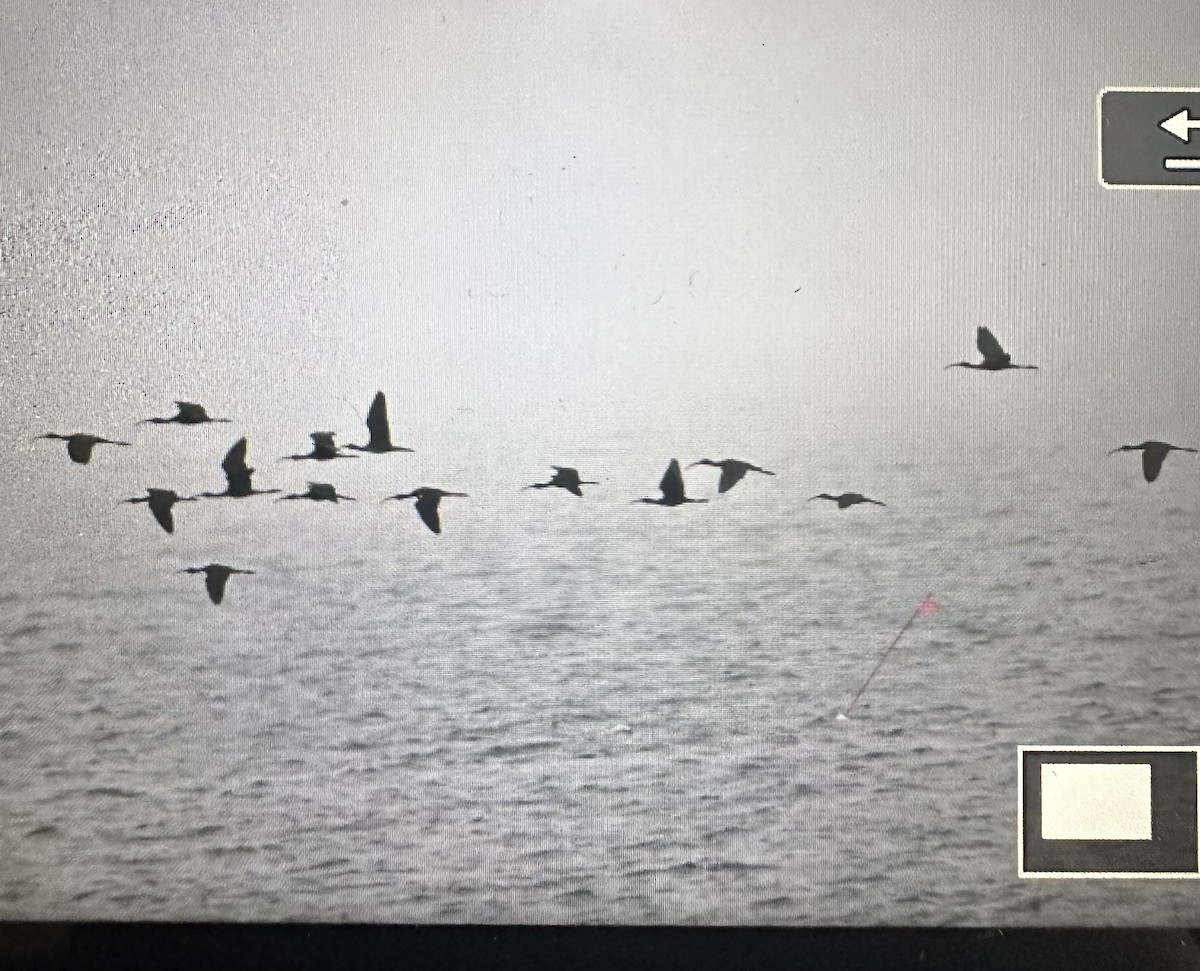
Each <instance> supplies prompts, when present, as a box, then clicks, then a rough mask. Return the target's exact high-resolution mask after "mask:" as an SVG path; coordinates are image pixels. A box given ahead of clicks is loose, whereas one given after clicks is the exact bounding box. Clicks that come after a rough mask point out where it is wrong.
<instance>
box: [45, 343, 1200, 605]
mask: <svg viewBox="0 0 1200 971" xmlns="http://www.w3.org/2000/svg"><path fill="white" fill-rule="evenodd" d="M976 344H977V346H978V348H979V352H980V354H981V355H982V356H983V360H982V362H970V361H959V362H956V363H954V364H948V365H946V367H947V368H952V367H961V368H971V369H973V370H979V371H1007V370H1014V369H1025V370H1037V366H1036V365H1033V364H1014V363H1013V362H1012V358H1011V356H1010V355H1009V354H1008V353H1006V352H1005V350H1004V348H1003V347H1001V345H1000V342H999V341H998V340H997V339H996V338H995V336H994V335H993V334H992V332H991V331H990V330H988V329H987V328H986V327H980V328H979V329H978V332H977V335H976ZM175 405H176V408H177V411H176V413H175V414H174V415H171V416H170V417H167V418H146V419H143V420H142V421H141V422H138V424H153V425H167V424H177V425H203V424H209V423H217V422H224V423H228V422H230V421H231V419H229V418H213V417H212V416H211V415H209V413H208V411H207V409H206V408H205V407H204V406H203V405H200V404H197V403H195V402H191V401H177V402H175ZM366 426H367V431H368V440H367V443H366V444H365V445H346V446H339V445H338V444H337V443H336V441H335V433H334V432H312V433H311V434H310V436H309V437H310V438H311V439H312V448H311V449H310V450H309V451H308V452H305V453H302V454H297V455H285V456H283V458H282V459H281V461H282V460H292V461H316V462H326V461H332V460H334V459H355V458H358V457H359V456H358V455H350V454H347V453H346V452H344V451H343V450H342V449H343V448H346V449H350V450H351V451H356V452H360V453H368V454H375V455H383V454H387V453H389V452H411V451H413V450H412V449H411V448H406V447H404V446H401V445H395V444H393V442H392V433H391V425H390V423H389V421H388V413H387V399H386V398H385V397H384V394H383V392H382V391H380V392H377V393H376V395H375V398H374V400H373V401H372V402H371V407H370V409H369V410H368V412H367V417H366ZM38 438H40V439H55V440H59V441H65V442H66V443H67V455H68V456H69V457H70V459H71V461H73V462H76V463H79V464H80V465H87V464H88V462H89V461H90V460H91V457H92V450H93V449H94V448H95V447H96V446H97V445H118V446H130V445H132V443H131V442H125V441H119V440H116V439H111V438H103V437H101V436H99V435H92V434H88V433H85V432H75V433H73V434H69V435H62V434H59V433H58V432H47V433H46V434H44V435H40V436H38ZM247 449H248V443H247V440H246V439H245V438H240V439H238V441H236V442H235V443H234V444H233V446H232V447H231V448H230V449H229V451H228V452H227V453H226V454H225V458H224V460H223V461H222V462H221V469H222V471H223V472H224V474H225V480H226V486H225V489H224V491H222V492H201V493H199V494H198V495H195V496H181V495H179V494H178V493H176V492H175V490H173V489H157V488H152V489H147V490H146V495H144V496H135V497H133V498H131V499H125V500H122V502H123V503H131V504H143V503H144V504H145V505H147V506H148V507H149V509H150V513H151V515H153V516H154V519H155V520H156V521H157V522H158V524H159V525H160V526H161V527H162V528H163V530H165V531H166V532H167V533H173V532H174V531H175V517H174V507H175V505H176V504H177V503H180V502H197V501H199V500H200V499H202V498H208V499H222V498H228V499H243V498H246V497H249V496H260V495H273V494H279V493H282V491H283V490H282V489H256V488H254V484H253V478H252V477H253V475H254V471H255V470H254V469H252V468H251V467H250V466H249V465H247V464H246V452H247ZM1133 451H1139V452H1141V453H1142V473H1143V475H1144V477H1145V479H1146V481H1147V482H1153V481H1154V480H1155V479H1157V478H1158V475H1159V473H1160V472H1161V471H1162V466H1163V462H1164V461H1165V460H1166V457H1167V455H1168V454H1170V453H1171V452H1196V451H1197V449H1194V448H1187V447H1184V446H1179V445H1171V444H1168V443H1167V442H1159V441H1153V440H1149V441H1145V442H1142V443H1141V444H1140V445H1121V446H1119V447H1117V448H1114V449H1112V451H1111V452H1109V454H1110V455H1111V454H1114V453H1116V452H1133ZM698 465H705V466H711V467H713V468H718V469H720V470H721V478H720V480H719V482H718V483H717V492H718V493H722V494H723V493H726V492H728V491H729V490H730V489H732V488H733V487H734V486H735V485H737V484H738V483H739V482H741V481H742V479H743V478H745V476H746V475H747V473H749V472H757V473H759V474H761V475H774V474H775V473H774V472H771V471H770V470H768V469H764V468H762V467H761V466H758V465H754V464H753V463H751V462H744V461H742V460H740V459H721V460H713V459H707V458H705V459H700V460H698V461H696V462H693V463H691V465H689V466H688V468H692V467H694V466H698ZM551 468H552V469H553V470H554V475H553V476H552V477H551V478H550V479H549V481H546V482H535V483H533V484H532V485H528V486H525V487H524V488H526V489H551V488H558V489H562V490H564V491H565V492H569V493H571V494H572V495H574V496H580V497H582V496H583V489H582V486H585V485H598V484H599V483H598V482H596V481H594V480H587V479H582V478H580V474H579V471H578V470H577V469H574V468H571V467H569V466H560V465H552V466H551ZM658 489H659V492H660V495H659V496H655V497H647V498H642V499H634V500H632V501H633V502H637V503H647V504H649V505H655V506H681V505H685V504H688V503H701V502H708V500H707V499H693V498H691V497H689V496H688V495H687V491H686V489H685V486H684V480H683V469H682V468H681V467H680V465H679V461H678V460H677V459H671V461H670V463H669V464H668V466H667V471H666V472H665V473H664V474H663V477H662V479H661V480H660V481H659V483H658ZM466 497H467V496H466V493H462V492H448V491H446V490H444V489H437V488H433V487H431V486H421V487H420V488H417V489H413V490H412V491H411V492H402V493H397V494H396V495H392V496H386V497H385V498H384V499H383V500H381V501H383V502H387V501H389V500H405V499H414V500H416V502H415V506H416V511H417V515H418V516H419V517H420V518H421V521H422V522H423V523H424V524H425V525H426V526H427V527H428V528H429V529H430V530H431V531H433V532H434V533H441V531H442V523H441V517H440V514H439V507H440V505H441V501H442V500H443V499H446V498H466ZM296 499H308V500H310V501H313V502H339V501H342V500H345V501H349V502H353V501H355V500H354V498H353V497H352V496H345V495H342V494H341V493H339V492H338V491H337V489H336V488H335V487H334V486H333V485H332V484H330V483H328V482H309V483H308V489H307V490H306V491H305V492H298V493H292V494H289V495H280V496H279V499H278V500H277V501H279V502H283V501H286V500H296ZM811 499H826V500H829V501H832V502H835V503H837V507H838V508H839V509H848V508H850V507H851V506H856V505H860V504H873V505H876V506H884V505H886V503H883V502H880V501H879V500H878V499H871V498H869V497H867V496H864V495H862V494H861V493H858V492H845V493H842V494H840V495H832V494H830V493H828V492H822V493H819V494H818V495H815V496H812V497H811ZM180 572H181V573H190V574H200V573H203V574H204V578H205V586H206V588H207V590H208V596H209V599H211V600H212V602H213V603H214V604H219V603H221V601H222V599H223V598H224V596H225V585H226V583H227V582H228V580H229V578H230V577H231V576H233V575H235V574H253V573H254V571H253V570H243V569H238V568H235V567H231V566H226V565H225V564H223V563H209V564H207V565H206V566H195V567H188V568H186V569H184V570H181V571H180Z"/></svg>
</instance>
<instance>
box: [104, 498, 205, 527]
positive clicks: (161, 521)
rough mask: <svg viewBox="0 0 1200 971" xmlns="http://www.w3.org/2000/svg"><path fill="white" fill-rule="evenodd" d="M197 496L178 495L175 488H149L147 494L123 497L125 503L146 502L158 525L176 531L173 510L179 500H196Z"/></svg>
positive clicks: (122, 501)
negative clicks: (128, 497) (131, 497)
mask: <svg viewBox="0 0 1200 971" xmlns="http://www.w3.org/2000/svg"><path fill="white" fill-rule="evenodd" d="M195 501H196V497H195V496H186V497H185V496H181V495H178V494H177V493H176V492H175V490H174V489H147V490H146V495H144V496H135V497H134V498H133V499H122V500H121V503H122V505H123V504H125V503H139V502H144V503H146V504H147V505H149V507H150V512H151V513H153V514H154V518H155V519H156V520H158V525H160V526H161V527H162V528H163V529H165V530H166V531H167V532H168V533H173V532H175V514H174V513H173V512H172V511H171V510H172V508H173V507H174V505H175V503H177V502H195Z"/></svg>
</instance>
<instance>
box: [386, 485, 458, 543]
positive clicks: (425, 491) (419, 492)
mask: <svg viewBox="0 0 1200 971" xmlns="http://www.w3.org/2000/svg"><path fill="white" fill-rule="evenodd" d="M447 496H454V497H455V498H459V499H466V498H467V494H466V493H465V492H444V491H442V490H441V489H433V488H430V487H429V486H422V487H421V488H420V489H413V491H412V492H402V493H400V494H398V495H395V496H388V497H387V498H386V499H383V500H382V501H383V502H387V501H388V499H416V500H417V503H416V505H417V515H418V516H420V517H421V522H423V523H424V524H425V525H426V526H428V527H429V528H430V529H431V530H433V531H434V532H435V533H441V531H442V520H441V517H440V516H439V515H438V506H439V505H440V503H441V501H442V500H443V499H444V498H446V497H447Z"/></svg>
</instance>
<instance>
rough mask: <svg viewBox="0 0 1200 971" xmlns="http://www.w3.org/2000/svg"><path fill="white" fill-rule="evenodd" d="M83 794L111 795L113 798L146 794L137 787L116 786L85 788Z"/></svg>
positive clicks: (131, 797)
mask: <svg viewBox="0 0 1200 971" xmlns="http://www.w3.org/2000/svg"><path fill="white" fill-rule="evenodd" d="M83 794H84V795H85V796H110V797H112V798H113V799H137V798H139V797H140V796H144V795H145V793H144V792H139V791H138V790H136V789H120V788H118V787H116V786H96V787H94V788H92V789H87V790H85V791H84V793H83Z"/></svg>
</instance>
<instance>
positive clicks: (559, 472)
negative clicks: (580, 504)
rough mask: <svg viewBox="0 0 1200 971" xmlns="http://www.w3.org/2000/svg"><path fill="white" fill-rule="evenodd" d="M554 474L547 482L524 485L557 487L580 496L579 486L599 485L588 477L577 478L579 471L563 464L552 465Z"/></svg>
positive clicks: (533, 487) (541, 487)
mask: <svg viewBox="0 0 1200 971" xmlns="http://www.w3.org/2000/svg"><path fill="white" fill-rule="evenodd" d="M550 468H552V469H553V470H554V475H553V476H551V478H550V481H549V482H535V483H534V484H533V485H527V486H525V488H526V489H549V488H551V487H557V488H559V489H566V490H567V492H569V493H571V494H572V495H575V496H582V495H583V490H582V489H581V488H579V487H580V486H585V485H599V484H600V483H599V482H593V481H592V480H590V479H581V478H579V472H578V471H577V470H575V469H572V468H570V467H569V466H565V465H552V466H550Z"/></svg>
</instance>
